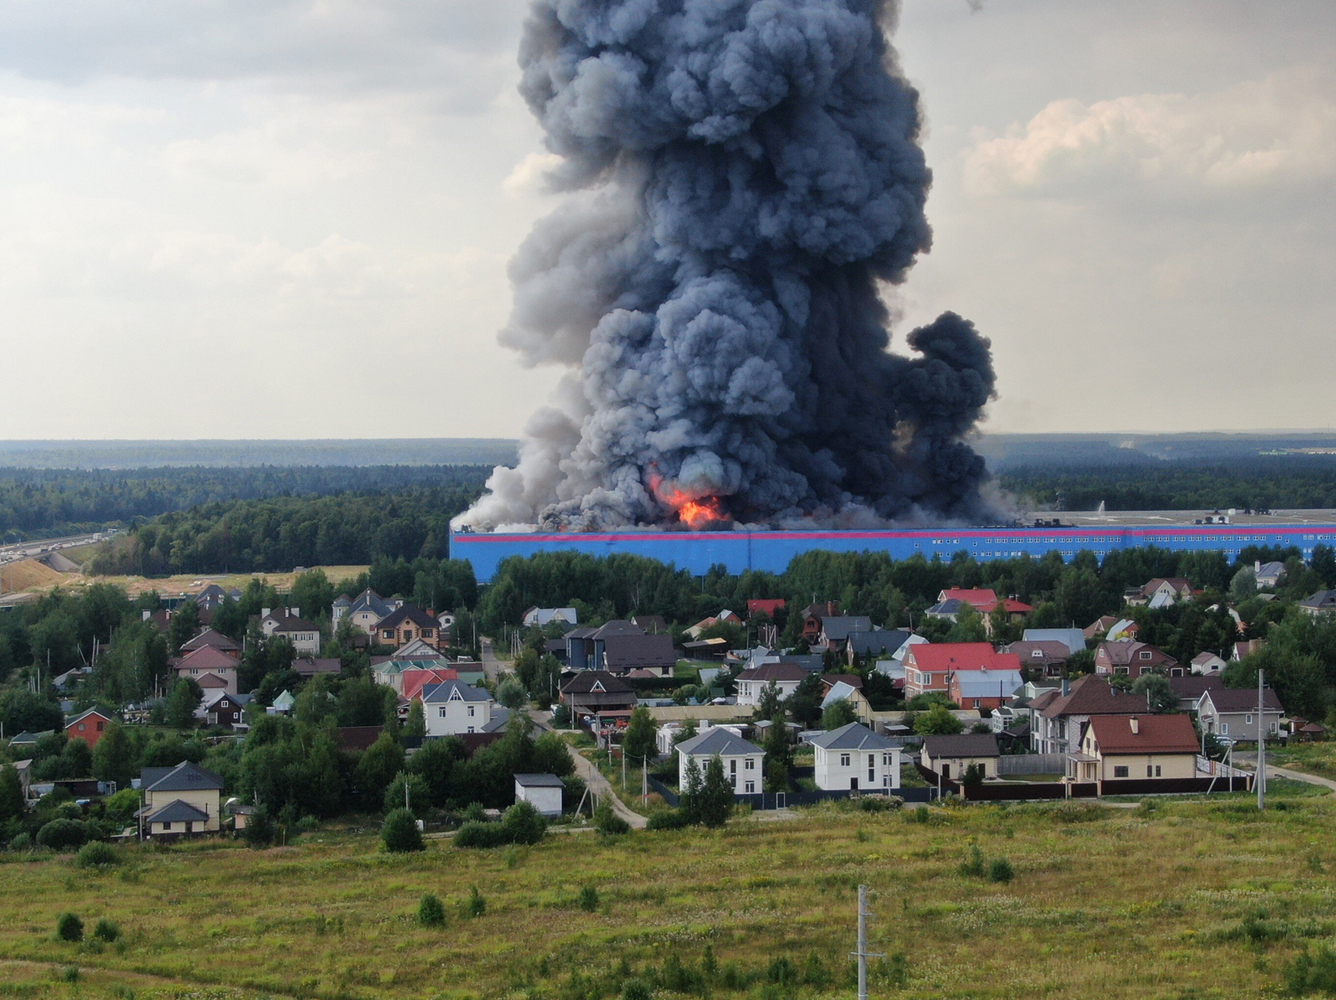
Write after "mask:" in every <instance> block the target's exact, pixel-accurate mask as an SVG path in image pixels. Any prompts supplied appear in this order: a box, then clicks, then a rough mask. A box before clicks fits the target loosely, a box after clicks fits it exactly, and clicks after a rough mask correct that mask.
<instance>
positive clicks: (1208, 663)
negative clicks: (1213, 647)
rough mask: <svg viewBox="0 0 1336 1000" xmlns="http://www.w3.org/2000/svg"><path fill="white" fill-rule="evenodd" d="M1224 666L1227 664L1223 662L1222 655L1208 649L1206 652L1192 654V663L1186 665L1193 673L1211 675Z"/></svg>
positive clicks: (1218, 671)
mask: <svg viewBox="0 0 1336 1000" xmlns="http://www.w3.org/2000/svg"><path fill="white" fill-rule="evenodd" d="M1226 666H1228V664H1226V663H1225V661H1224V658H1223V657H1220V656H1217V655H1216V654H1215V653H1212V652H1210V651H1209V650H1208V651H1207V652H1204V653H1198V654H1197V655H1196V656H1194V657H1193V658H1192V663H1191V664H1190V665H1189V666H1188V670H1189V671H1190V672H1191V673H1194V674H1202V675H1205V676H1213V675H1215V674H1218V673H1220V671H1222V670H1224V669H1225V667H1226Z"/></svg>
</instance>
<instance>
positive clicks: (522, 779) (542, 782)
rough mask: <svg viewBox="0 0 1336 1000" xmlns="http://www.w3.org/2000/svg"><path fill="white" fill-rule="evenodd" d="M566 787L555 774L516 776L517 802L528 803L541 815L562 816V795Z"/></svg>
mask: <svg viewBox="0 0 1336 1000" xmlns="http://www.w3.org/2000/svg"><path fill="white" fill-rule="evenodd" d="M565 788H566V786H565V785H563V784H562V782H561V779H560V778H558V777H557V776H556V775H555V774H517V775H515V801H516V802H528V803H529V804H530V805H532V806H533V807H534V808H535V809H537V810H538V812H539V814H540V815H543V816H560V815H561V793H562V792H563V791H564V790H565Z"/></svg>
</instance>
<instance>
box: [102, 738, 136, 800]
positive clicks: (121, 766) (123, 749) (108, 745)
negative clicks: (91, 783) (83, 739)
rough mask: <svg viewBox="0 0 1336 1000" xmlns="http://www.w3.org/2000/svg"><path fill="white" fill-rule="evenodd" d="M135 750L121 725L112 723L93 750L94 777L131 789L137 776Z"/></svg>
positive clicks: (119, 787)
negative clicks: (132, 782)
mask: <svg viewBox="0 0 1336 1000" xmlns="http://www.w3.org/2000/svg"><path fill="white" fill-rule="evenodd" d="M135 756H136V754H135V749H134V747H133V746H132V745H131V744H130V738H129V737H128V736H127V735H126V733H125V730H124V729H123V728H122V727H121V726H120V724H118V723H115V722H112V723H110V724H109V725H108V726H107V729H106V732H104V733H103V734H102V738H101V739H100V740H98V741H97V746H95V747H94V748H93V777H95V778H97V780H98V781H114V782H116V787H117V788H118V789H121V788H129V787H130V782H131V781H132V780H133V778H134V776H135Z"/></svg>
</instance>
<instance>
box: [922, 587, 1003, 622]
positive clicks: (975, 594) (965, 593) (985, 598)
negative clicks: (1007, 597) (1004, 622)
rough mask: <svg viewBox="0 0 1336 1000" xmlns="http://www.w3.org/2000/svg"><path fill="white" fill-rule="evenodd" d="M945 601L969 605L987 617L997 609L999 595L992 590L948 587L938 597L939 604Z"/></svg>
mask: <svg viewBox="0 0 1336 1000" xmlns="http://www.w3.org/2000/svg"><path fill="white" fill-rule="evenodd" d="M943 601H960V602H961V603H963V604H968V605H969V606H970V607H972V608H973V609H974V610H975V611H977V612H979V614H981V615H986V614H988V613H989V612H990V611H992V610H993V608H995V607H997V593H996V592H995V591H993V590H992V589H991V588H983V589H967V588H962V587H948V588H947V589H946V590H943V591H941V592H940V593H939V594H938V595H937V602H938V603H939V604H940V603H941V602H943Z"/></svg>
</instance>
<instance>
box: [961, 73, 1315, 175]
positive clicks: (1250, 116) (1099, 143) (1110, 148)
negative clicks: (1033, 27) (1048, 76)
mask: <svg viewBox="0 0 1336 1000" xmlns="http://www.w3.org/2000/svg"><path fill="white" fill-rule="evenodd" d="M974 140H975V141H974V145H973V147H972V148H971V149H970V150H969V151H968V152H967V159H966V163H965V184H966V190H967V192H968V193H969V194H971V195H974V196H979V197H987V196H994V195H1004V194H1035V195H1049V194H1058V195H1061V194H1063V193H1069V192H1072V191H1079V193H1080V195H1081V196H1083V197H1092V196H1093V197H1098V196H1099V195H1100V193H1101V188H1103V189H1104V190H1105V191H1113V190H1118V189H1120V188H1125V187H1129V186H1132V187H1137V188H1141V189H1144V188H1146V187H1149V186H1153V187H1156V188H1158V189H1159V190H1160V191H1162V192H1164V191H1168V192H1172V193H1175V194H1179V195H1181V194H1185V193H1192V194H1193V195H1203V194H1221V193H1238V192H1246V191H1250V190H1255V189H1258V188H1262V187H1267V186H1279V185H1288V184H1294V183H1298V182H1306V181H1313V180H1321V179H1327V178H1330V177H1331V176H1332V174H1333V173H1334V172H1336V83H1334V81H1333V77H1332V75H1331V74H1330V73H1329V72H1326V71H1323V70H1317V69H1311V68H1306V69H1298V70H1290V71H1287V72H1283V73H1278V74H1275V75H1272V76H1268V77H1266V78H1265V79H1262V80H1257V81H1250V82H1246V83H1241V84H1238V85H1236V86H1234V87H1230V88H1228V89H1226V90H1221V91H1215V92H1208V93H1201V94H1195V95H1183V94H1143V95H1136V96H1126V97H1119V98H1115V99H1112V100H1106V101H1097V102H1094V103H1091V104H1085V103H1082V102H1081V101H1078V100H1076V99H1073V98H1068V99H1064V100H1058V101H1054V102H1052V103H1051V104H1049V105H1048V106H1047V107H1046V108H1044V110H1043V111H1041V112H1039V114H1037V115H1035V116H1034V117H1033V118H1031V119H1030V120H1029V121H1028V122H1026V123H1025V124H1024V125H1020V124H1015V125H1013V126H1012V127H1011V128H1010V129H1008V130H1007V132H1006V134H1005V135H1002V136H990V135H988V134H986V133H982V132H981V133H979V134H976V135H975V137H974Z"/></svg>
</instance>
